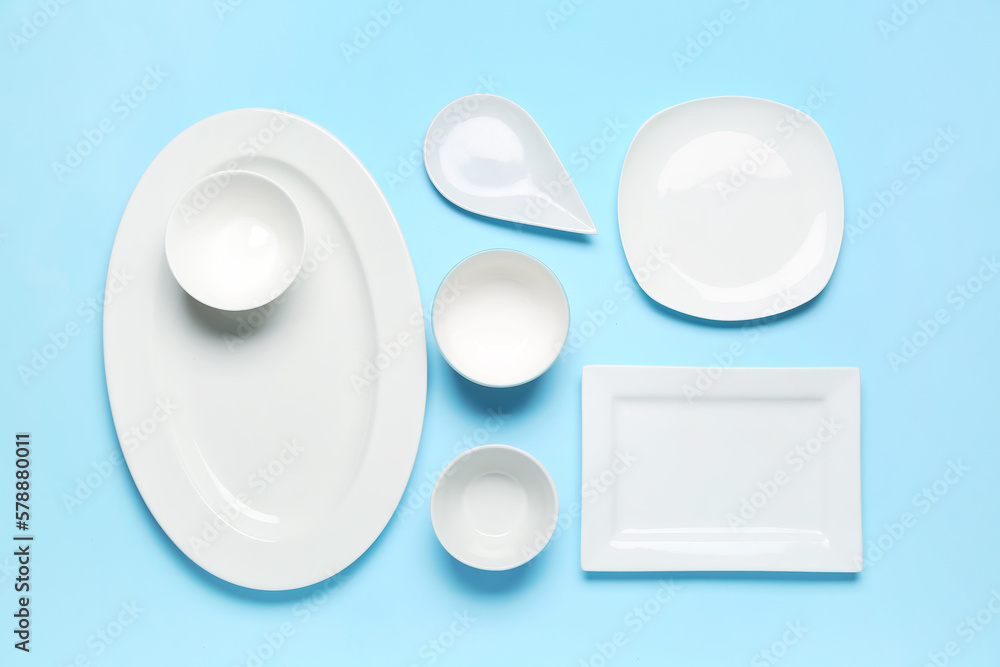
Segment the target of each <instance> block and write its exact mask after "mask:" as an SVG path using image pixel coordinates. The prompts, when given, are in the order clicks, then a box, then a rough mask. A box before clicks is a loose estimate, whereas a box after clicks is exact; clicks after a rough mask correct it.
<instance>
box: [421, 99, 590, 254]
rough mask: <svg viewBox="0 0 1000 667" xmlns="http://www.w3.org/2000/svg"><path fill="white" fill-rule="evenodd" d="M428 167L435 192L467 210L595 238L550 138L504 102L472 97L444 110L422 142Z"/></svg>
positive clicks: (583, 208)
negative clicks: (436, 190) (589, 235)
mask: <svg viewBox="0 0 1000 667" xmlns="http://www.w3.org/2000/svg"><path fill="white" fill-rule="evenodd" d="M424 166H425V167H426V168H427V175H428V176H430V179H431V182H432V183H434V187H436V188H437V189H438V191H439V192H440V193H441V194H442V195H444V197H445V198H447V199H448V200H449V201H451V202H452V203H453V204H455V205H456V206H459V207H461V208H464V209H466V210H467V211H472V212H473V213H478V214H479V215H485V216H488V217H491V218H500V219H501V220H511V221H513V222H521V223H524V224H528V225H536V226H539V227H548V228H550V229H558V230H560V231H564V232H576V233H578V234H596V233H597V228H596V227H595V226H594V221H593V220H592V219H591V218H590V214H589V213H588V212H587V207H586V206H584V204H583V200H582V199H581V198H580V194H579V193H578V192H577V190H576V187H575V186H574V185H573V181H572V180H571V179H570V177H569V173H568V172H567V171H566V169H565V167H563V165H562V162H560V161H559V157H558V156H557V155H556V152H555V150H553V148H552V145H551V144H550V143H549V140H548V139H547V138H546V137H545V133H543V132H542V129H541V128H540V127H538V123H536V122H535V120H534V119H533V118H532V117H531V116H529V115H528V112H527V111H525V110H524V109H522V108H521V107H519V106H518V105H516V104H514V103H513V102H511V101H510V100H508V99H506V98H504V97H498V96H497V95H482V94H480V95H468V96H466V97H461V98H459V99H457V100H455V101H454V102H452V103H451V104H449V105H448V106H446V107H445V108H444V109H442V110H441V111H440V112H438V114H437V116H435V117H434V120H433V121H431V124H430V127H429V128H428V129H427V136H426V138H425V139H424Z"/></svg>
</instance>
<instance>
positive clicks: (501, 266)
mask: <svg viewBox="0 0 1000 667" xmlns="http://www.w3.org/2000/svg"><path fill="white" fill-rule="evenodd" d="M433 324H434V338H435V339H436V340H437V345H438V348H439V349H440V350H441V354H442V355H443V356H444V358H445V359H446V360H447V361H448V363H449V364H451V367H452V368H454V369H455V370H456V371H457V372H458V373H459V374H461V375H462V376H464V377H465V378H467V379H469V380H471V381H473V382H476V383H478V384H481V385H484V386H487V387H513V386H515V385H519V384H524V383H525V382H529V381H531V380H534V379H535V378H537V377H538V376H539V375H541V374H542V373H544V372H545V371H546V370H548V368H549V367H550V366H552V363H553V362H554V361H555V360H556V358H557V357H558V356H559V352H560V351H561V350H562V346H563V344H564V343H565V342H566V336H567V334H568V333H569V302H568V301H567V300H566V292H565V291H564V290H563V287H562V284H561V283H560V282H559V279H558V278H556V276H555V274H553V273H552V271H550V270H549V268H548V267H547V266H545V265H544V264H542V263H541V262H540V261H538V260H537V259H535V258H534V257H532V256H531V255H526V254H525V253H523V252H518V251H516V250H486V251H483V252H480V253H476V254H475V255H470V256H469V257H466V258H465V259H463V260H462V261H461V262H459V263H458V265H457V266H455V268H453V269H452V270H451V271H450V272H449V273H448V275H447V276H446V277H445V279H444V281H443V282H442V283H441V287H439V288H438V292H437V295H436V296H435V297H434V311H433Z"/></svg>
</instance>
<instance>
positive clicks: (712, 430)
mask: <svg viewBox="0 0 1000 667" xmlns="http://www.w3.org/2000/svg"><path fill="white" fill-rule="evenodd" d="M860 427H861V373H860V372H859V371H858V369H856V368H729V369H721V368H719V367H717V366H716V367H712V368H673V367H654V366H586V367H584V369H583V510H582V518H581V523H582V526H581V557H580V562H581V565H582V567H583V569H584V570H590V571H613V572H622V571H680V570H701V571H709V570H726V571H733V570H756V571H786V572H858V571H860V569H861V559H862V553H861V551H862V546H861V428H860Z"/></svg>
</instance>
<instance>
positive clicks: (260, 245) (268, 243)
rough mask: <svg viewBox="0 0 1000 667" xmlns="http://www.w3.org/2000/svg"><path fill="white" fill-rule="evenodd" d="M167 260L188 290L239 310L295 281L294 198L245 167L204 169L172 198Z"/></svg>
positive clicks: (301, 234)
mask: <svg viewBox="0 0 1000 667" xmlns="http://www.w3.org/2000/svg"><path fill="white" fill-rule="evenodd" d="M165 250H166V255H167V262H168V264H169V265H170V270H171V271H172V272H173V274H174V277H175V278H176V279H177V282H179V283H180V285H181V287H183V288H184V290H185V291H186V292H187V293H188V294H190V295H191V296H192V297H194V298H195V299H197V300H198V301H201V302H202V303H204V304H206V305H208V306H212V307H213V308H218V309H221V310H247V309H250V308H256V307H258V306H262V305H264V304H266V303H268V302H269V301H271V300H273V299H275V298H277V297H278V295H280V294H281V293H282V292H283V291H284V290H285V289H286V288H287V287H288V286H289V285H290V284H291V283H292V281H294V280H295V277H296V275H297V274H298V270H299V267H300V265H301V263H302V257H303V254H304V252H305V228H304V225H303V222H302V217H301V215H300V214H299V211H298V208H297V207H296V206H295V202H294V201H292V198H291V197H290V196H289V195H288V193H286V192H285V190H284V189H283V188H282V187H281V186H279V185H278V184H277V183H275V182H274V181H272V180H271V179H269V178H267V177H265V176H262V175H260V174H256V173H252V172H246V171H227V172H218V173H215V174H212V175H210V176H208V177H206V178H204V179H202V180H201V181H199V182H198V183H197V184H195V186H194V187H192V188H191V189H190V190H188V191H187V192H186V193H185V194H184V195H183V196H182V197H181V198H180V200H178V202H177V204H176V205H175V206H174V209H173V210H172V211H171V214H170V219H169V220H168V222H167V231H166V237H165Z"/></svg>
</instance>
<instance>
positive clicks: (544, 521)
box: [431, 445, 559, 570]
mask: <svg viewBox="0 0 1000 667" xmlns="http://www.w3.org/2000/svg"><path fill="white" fill-rule="evenodd" d="M558 517H559V496H558V494H557V493H556V485H555V484H554V483H553V482H552V478H551V477H550V476H549V473H548V471H547V470H545V467H544V466H542V464H541V463H539V462H538V459H536V458H535V457H533V456H532V455H531V454H528V453H527V452H525V451H522V450H520V449H517V448H516V447H509V446H507V445H482V446H481V447H475V448H473V449H470V450H468V451H466V452H463V453H462V454H459V455H458V456H456V457H455V458H454V459H452V461H451V463H449V464H448V465H447V467H445V469H444V470H443V471H442V472H441V476H440V477H438V480H437V483H436V484H435V485H434V492H433V493H432V494H431V522H432V523H433V525H434V532H435V534H437V538H438V540H439V541H440V542H441V546H443V547H444V548H445V549H446V550H447V551H448V553H450V554H451V555H452V556H454V557H455V558H456V559H457V560H459V561H461V562H463V563H465V564H466V565H469V566H471V567H475V568H479V569H480V570H509V569H511V568H514V567H517V566H518V565H523V564H524V563H527V562H528V561H529V560H531V559H532V558H534V557H535V556H536V555H537V554H538V552H540V551H541V550H542V549H543V548H544V547H545V545H546V544H547V543H548V541H549V538H551V537H552V533H553V532H554V531H555V528H556V521H557V519H558Z"/></svg>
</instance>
